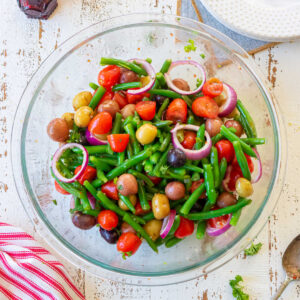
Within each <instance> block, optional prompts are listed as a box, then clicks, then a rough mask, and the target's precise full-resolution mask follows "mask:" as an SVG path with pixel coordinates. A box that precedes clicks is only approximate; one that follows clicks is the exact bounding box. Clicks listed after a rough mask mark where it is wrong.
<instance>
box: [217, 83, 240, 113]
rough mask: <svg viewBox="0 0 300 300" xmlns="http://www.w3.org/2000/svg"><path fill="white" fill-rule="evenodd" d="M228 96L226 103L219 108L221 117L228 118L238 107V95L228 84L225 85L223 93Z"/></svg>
mask: <svg viewBox="0 0 300 300" xmlns="http://www.w3.org/2000/svg"><path fill="white" fill-rule="evenodd" d="M222 93H224V94H225V95H226V101H225V103H224V104H223V105H221V106H220V108H219V117H221V118H222V117H226V116H228V115H229V114H230V113H231V112H232V111H233V110H234V108H235V107H236V102H237V95H236V92H235V90H234V89H233V88H232V87H231V86H230V85H228V84H226V83H223V92H222Z"/></svg>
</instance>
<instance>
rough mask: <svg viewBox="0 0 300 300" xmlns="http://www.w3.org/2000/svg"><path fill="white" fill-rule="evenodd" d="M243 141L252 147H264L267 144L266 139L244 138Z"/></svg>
mask: <svg viewBox="0 0 300 300" xmlns="http://www.w3.org/2000/svg"><path fill="white" fill-rule="evenodd" d="M241 140H242V141H243V142H245V143H247V144H248V145H250V146H252V147H254V146H256V145H263V144H265V142H266V140H265V138H242V139H241Z"/></svg>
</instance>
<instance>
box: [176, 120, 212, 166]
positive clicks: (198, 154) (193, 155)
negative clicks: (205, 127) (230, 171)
mask: <svg viewBox="0 0 300 300" xmlns="http://www.w3.org/2000/svg"><path fill="white" fill-rule="evenodd" d="M178 130H193V131H198V130H199V126H196V125H178V124H176V126H175V127H174V128H173V129H172V130H171V133H172V143H173V146H174V148H175V149H177V148H178V149H181V150H182V151H183V152H184V153H185V155H186V157H187V158H188V159H191V160H199V159H202V158H204V157H206V156H208V155H209V152H210V149H211V147H212V141H211V138H210V136H209V134H208V132H207V131H205V137H206V143H205V145H204V146H203V147H202V148H201V149H199V150H189V149H185V148H184V147H183V146H182V145H181V144H180V142H179V141H178V138H177V131H178Z"/></svg>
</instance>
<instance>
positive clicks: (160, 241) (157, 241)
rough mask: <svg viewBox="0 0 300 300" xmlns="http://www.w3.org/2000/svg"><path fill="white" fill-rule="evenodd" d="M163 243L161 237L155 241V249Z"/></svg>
mask: <svg viewBox="0 0 300 300" xmlns="http://www.w3.org/2000/svg"><path fill="white" fill-rule="evenodd" d="M164 242H165V241H164V240H163V239H162V238H161V237H159V238H158V239H156V240H155V241H154V243H155V245H156V247H159V246H161V245H162V244H163V243H164Z"/></svg>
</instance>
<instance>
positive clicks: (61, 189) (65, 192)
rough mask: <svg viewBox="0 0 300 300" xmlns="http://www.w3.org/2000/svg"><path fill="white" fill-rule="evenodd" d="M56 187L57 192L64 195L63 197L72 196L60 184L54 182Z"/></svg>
mask: <svg viewBox="0 0 300 300" xmlns="http://www.w3.org/2000/svg"><path fill="white" fill-rule="evenodd" d="M54 186H55V189H56V191H57V192H59V193H61V194H63V195H70V193H68V192H67V191H65V190H64V189H63V188H62V187H61V186H60V185H59V184H58V183H57V181H54Z"/></svg>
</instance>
